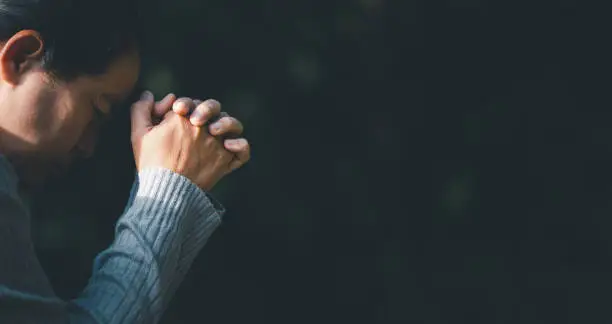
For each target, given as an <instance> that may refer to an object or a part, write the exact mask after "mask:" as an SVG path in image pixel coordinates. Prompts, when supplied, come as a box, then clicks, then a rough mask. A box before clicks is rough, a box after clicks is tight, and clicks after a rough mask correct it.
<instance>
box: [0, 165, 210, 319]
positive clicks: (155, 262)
mask: <svg viewBox="0 0 612 324" xmlns="http://www.w3.org/2000/svg"><path fill="white" fill-rule="evenodd" d="M219 222H220V213H219V211H217V210H215V209H214V207H213V205H212V204H211V202H210V201H209V200H208V199H207V198H206V196H205V195H204V193H203V192H202V191H201V190H199V189H198V188H197V187H196V186H195V185H193V184H192V183H191V182H189V181H188V180H186V179H185V178H183V177H181V176H179V175H178V174H175V173H172V172H170V171H168V170H161V169H158V170H147V171H144V172H143V173H142V174H141V175H140V186H139V188H137V190H136V191H135V195H134V199H133V201H132V203H131V205H130V207H129V208H127V209H126V211H125V213H124V215H123V216H122V217H121V218H120V219H119V221H118V223H117V227H116V237H115V241H114V242H113V244H112V245H111V246H110V247H109V248H108V249H107V250H105V251H104V252H102V253H101V254H100V255H99V256H98V257H97V258H96V261H95V263H94V269H93V274H92V277H91V279H90V281H89V284H88V285H87V287H86V288H85V290H84V291H83V293H82V294H81V295H80V296H79V297H78V298H77V299H75V300H74V301H71V302H68V303H64V302H62V301H60V300H57V299H55V298H42V299H41V298H40V297H39V295H37V294H36V293H33V294H25V295H23V296H22V295H21V294H22V291H20V290H19V289H15V290H14V289H8V288H7V289H6V291H5V292H4V295H2V292H1V291H0V318H8V317H5V316H3V312H4V309H3V308H2V305H3V304H7V303H13V304H15V303H17V304H18V305H20V307H19V308H20V309H23V312H21V313H20V314H17V308H13V309H14V310H15V311H14V314H13V315H12V316H15V317H11V318H18V319H22V316H24V317H23V319H24V320H26V321H27V320H30V319H32V318H33V316H41V315H40V314H36V313H35V312H34V313H33V312H32V310H36V309H42V308H45V309H48V310H50V312H51V313H48V314H47V315H46V316H45V317H44V318H45V319H46V321H45V322H48V323H55V322H58V323H59V322H63V321H64V320H67V319H68V318H69V319H70V322H74V323H89V322H93V323H155V322H157V321H158V320H159V318H160V317H161V314H162V312H163V310H164V309H165V307H166V306H167V303H168V301H169V299H170V298H171V296H172V295H173V293H174V291H175V290H176V286H178V284H180V282H181V280H182V279H183V276H184V273H185V272H186V270H185V269H186V268H188V267H189V265H190V264H191V260H192V258H184V257H183V253H182V252H185V251H184V250H185V249H186V248H187V247H189V249H188V250H189V253H188V255H189V256H190V257H191V256H192V255H193V254H195V253H197V251H199V249H200V248H201V245H200V244H195V245H193V244H186V239H187V238H188V237H195V238H196V241H199V242H201V241H204V242H205V240H206V239H208V237H209V236H210V234H211V233H212V231H213V230H214V229H215V228H216V227H217V226H218V224H219ZM196 224H200V225H199V226H197V227H198V228H199V230H198V231H195V232H194V225H196ZM189 233H192V234H191V235H189ZM194 248H195V250H193V249H194ZM32 253H33V252H32ZM34 258H35V256H34ZM0 261H2V262H4V261H5V260H0ZM187 261H188V262H187ZM41 273H42V271H41ZM30 279H32V278H30ZM0 280H2V278H0ZM1 284H2V283H1V282H0V285H1ZM9 288H10V287H9ZM7 314H8V313H7ZM52 314H53V315H52ZM7 316H8V315H7ZM52 318H55V319H56V320H55V321H54V320H52Z"/></svg>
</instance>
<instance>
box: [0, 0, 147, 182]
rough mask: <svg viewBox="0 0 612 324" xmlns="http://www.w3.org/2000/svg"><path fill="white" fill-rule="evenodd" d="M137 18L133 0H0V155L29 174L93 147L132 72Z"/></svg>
mask: <svg viewBox="0 0 612 324" xmlns="http://www.w3.org/2000/svg"><path fill="white" fill-rule="evenodd" d="M138 21H139V20H138V13H137V9H136V1H135V0H0V154H4V155H7V156H8V157H9V158H11V159H13V160H14V161H15V163H17V164H20V165H23V166H24V168H25V169H27V171H24V172H28V173H29V174H28V175H27V176H28V178H30V177H34V178H44V177H45V175H46V174H47V173H48V171H49V170H50V169H57V168H62V167H65V166H66V165H67V164H69V163H70V162H71V161H72V160H73V159H74V158H76V157H80V156H88V155H90V154H91V153H92V150H93V146H94V144H95V141H96V137H97V132H98V128H99V126H100V123H101V122H102V121H103V120H104V119H105V118H106V116H107V115H108V114H109V113H110V110H111V107H112V106H113V105H114V104H115V103H117V102H118V101H121V100H122V99H123V98H125V97H126V96H127V95H128V93H130V92H131V90H132V88H133V86H134V84H135V83H136V80H137V78H138V74H139V55H138V39H139V31H138V30H139V27H140V26H139V22H138ZM25 166H30V167H25ZM18 167H19V166H18Z"/></svg>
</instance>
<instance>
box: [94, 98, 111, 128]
mask: <svg viewBox="0 0 612 324" xmlns="http://www.w3.org/2000/svg"><path fill="white" fill-rule="evenodd" d="M92 108H93V111H94V119H95V122H96V123H97V124H103V123H105V122H106V121H108V120H109V119H110V113H105V112H104V111H103V110H102V109H101V108H100V107H99V106H98V105H96V104H95V103H92Z"/></svg>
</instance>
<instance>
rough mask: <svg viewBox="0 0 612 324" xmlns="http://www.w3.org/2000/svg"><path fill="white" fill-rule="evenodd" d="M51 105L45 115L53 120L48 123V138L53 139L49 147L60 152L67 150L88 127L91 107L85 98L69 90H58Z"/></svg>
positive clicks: (49, 119)
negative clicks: (48, 114)
mask: <svg viewBox="0 0 612 324" xmlns="http://www.w3.org/2000/svg"><path fill="white" fill-rule="evenodd" d="M51 106H52V108H51V109H49V110H48V111H49V112H50V114H51V115H50V116H47V117H48V119H47V120H48V121H53V122H51V123H49V124H48V125H49V126H50V127H49V128H48V129H49V133H50V134H49V139H53V143H49V144H50V148H51V147H52V148H53V150H54V151H56V152H57V153H60V154H62V153H66V152H69V151H70V150H72V149H73V148H74V146H75V145H76V144H77V143H78V141H79V140H80V138H81V137H82V136H83V134H84V133H85V132H86V130H87V129H88V126H89V125H90V123H91V120H92V114H91V109H88V106H87V102H86V100H84V99H83V98H80V97H79V96H78V95H74V94H73V93H71V92H70V91H60V92H58V95H57V96H56V98H55V100H54V102H53V103H52V104H51Z"/></svg>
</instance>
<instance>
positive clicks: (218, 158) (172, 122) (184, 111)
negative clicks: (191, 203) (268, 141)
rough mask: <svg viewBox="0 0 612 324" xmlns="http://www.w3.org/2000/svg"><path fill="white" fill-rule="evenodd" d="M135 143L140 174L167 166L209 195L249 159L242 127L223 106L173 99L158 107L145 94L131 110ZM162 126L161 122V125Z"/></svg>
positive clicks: (147, 94) (133, 143)
mask: <svg viewBox="0 0 612 324" xmlns="http://www.w3.org/2000/svg"><path fill="white" fill-rule="evenodd" d="M131 115H132V116H131V119H132V131H131V134H132V135H131V141H132V148H133V151H134V160H135V162H136V167H137V169H138V170H139V171H140V170H143V169H145V168H147V167H162V168H167V169H170V170H172V171H174V172H177V173H179V174H181V175H183V176H185V177H187V178H188V179H189V180H191V181H192V182H193V183H195V184H196V185H197V186H198V187H200V188H201V189H203V190H205V191H209V190H211V189H212V187H213V186H214V185H215V184H216V183H217V182H218V181H219V180H220V179H221V178H223V177H224V176H225V175H227V174H229V173H230V172H232V171H234V170H236V169H238V168H240V167H241V166H242V165H244V164H245V163H246V162H247V161H248V160H249V158H250V145H249V143H248V141H247V140H246V139H245V138H241V137H240V135H241V134H242V132H243V125H242V123H241V122H240V121H239V120H237V119H236V118H233V117H231V116H229V115H228V114H226V113H223V112H222V111H221V104H220V103H219V102H218V101H216V100H213V99H209V100H206V101H200V100H193V99H190V98H180V99H177V98H176V97H175V96H174V95H173V94H169V95H167V96H166V97H165V98H164V99H162V100H160V101H158V102H155V99H154V97H153V94H152V93H151V92H148V91H145V92H144V93H143V94H142V96H141V98H140V100H139V101H137V102H135V103H134V104H133V105H132V108H131ZM158 121H159V123H158Z"/></svg>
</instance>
